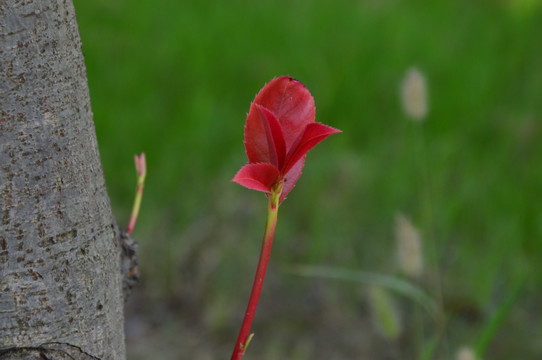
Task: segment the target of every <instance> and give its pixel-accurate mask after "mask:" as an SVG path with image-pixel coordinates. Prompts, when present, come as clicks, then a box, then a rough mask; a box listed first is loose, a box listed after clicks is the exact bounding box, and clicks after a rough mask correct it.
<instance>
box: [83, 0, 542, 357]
mask: <svg viewBox="0 0 542 360" xmlns="http://www.w3.org/2000/svg"><path fill="white" fill-rule="evenodd" d="M75 8H76V12H77V16H78V21H79V27H80V32H81V37H82V41H83V51H84V53H85V61H86V65H87V71H88V78H89V87H90V94H91V101H92V107H93V111H94V118H95V124H96V132H97V135H98V142H99V146H100V152H101V157H102V162H103V166H104V170H105V175H106V180H107V185H108V189H109V194H110V196H111V199H112V204H113V209H114V212H115V215H116V218H117V221H118V222H119V224H120V225H123V224H127V222H128V217H129V213H130V209H131V204H132V200H133V194H134V190H135V169H134V165H133V160H132V158H133V154H135V153H139V152H141V151H145V153H146V155H147V162H148V176H147V184H146V185H147V186H146V190H145V194H144V198H143V205H142V210H141V216H140V220H139V223H138V225H137V226H136V229H135V232H134V237H135V239H136V240H137V241H138V242H139V244H140V249H141V256H140V271H141V276H142V283H141V286H140V287H139V288H138V289H136V290H135V292H134V294H133V296H132V297H131V299H130V300H129V302H128V303H127V310H126V318H127V327H126V331H127V342H128V348H129V358H130V359H149V358H152V359H185V358H186V359H187V358H190V359H225V358H228V357H229V355H230V352H231V348H232V347H233V344H234V341H235V339H236V336H237V332H238V329H239V327H240V325H241V320H242V316H243V312H244V309H245V306H246V302H247V301H248V295H249V291H250V286H251V284H252V280H253V274H254V270H255V267H256V264H257V260H258V254H259V247H260V244H261V235H262V233H263V227H264V222H265V211H266V200H265V197H264V196H263V195H262V194H261V193H258V192H254V191H249V190H247V189H244V188H242V187H240V186H238V185H236V184H233V183H231V182H230V180H231V178H232V177H233V175H234V174H235V173H236V172H237V170H238V169H239V168H240V167H241V166H242V165H243V164H244V163H245V162H246V157H245V153H244V147H243V143H242V140H243V125H244V121H245V116H246V113H247V111H248V109H249V105H250V103H251V101H252V100H253V98H254V95H255V94H256V93H257V91H258V90H259V89H260V88H261V87H262V86H263V85H264V84H265V83H266V82H268V81H269V80H270V79H272V78H273V77H275V76H278V75H285V74H289V75H291V76H293V77H295V78H296V79H298V80H300V81H301V82H303V83H304V84H305V85H306V86H307V88H308V89H309V90H310V91H311V92H312V94H313V96H314V98H315V102H316V109H317V112H316V118H317V121H320V122H323V123H325V124H328V125H330V126H333V127H336V128H339V129H341V130H343V133H342V134H340V135H335V136H333V137H331V138H329V139H328V140H326V141H325V142H323V143H322V144H321V145H319V146H318V147H316V148H315V149H314V150H312V151H311V153H310V154H309V155H308V158H307V162H306V166H305V170H304V174H303V176H302V177H301V179H300V180H299V182H298V184H297V186H296V188H295V189H294V190H293V191H292V193H291V194H290V196H289V197H288V200H287V201H286V202H284V203H283V205H282V207H281V209H280V212H279V221H278V226H277V232H276V235H275V243H274V248H273V254H272V256H271V262H270V266H269V269H268V275H267V278H266V283H265V284H264V289H263V293H262V299H261V301H260V306H259V308H258V312H257V314H256V319H255V322H254V324H253V328H252V331H254V332H255V333H256V336H255V337H254V340H253V342H252V343H251V345H250V347H249V350H248V352H247V355H246V357H245V358H246V359H247V360H249V359H455V358H456V354H457V352H458V349H460V348H461V347H462V346H466V347H468V348H471V349H473V350H475V351H478V353H479V354H480V355H482V357H483V358H487V359H540V358H542V309H541V307H540V306H541V305H540V304H541V303H542V291H541V290H540V289H541V287H542V273H541V271H540V270H539V268H540V259H541V258H542V207H541V206H540V199H542V141H541V139H542V123H541V119H542V101H541V99H542V46H541V39H542V6H540V2H539V1H536V0H500V1H497V0H495V1H489V0H486V1H483V0H480V1H466V0H459V1H442V2H439V1H417V0H412V1H406V0H380V1H378V0H358V1H346V0H345V1H309V0H301V1H257V2H256V1H231V2H225V1H214V0H209V1H167V0H155V1H152V2H151V1H123V0H121V1H106V0H97V1H81V0H75ZM412 66H416V67H417V68H419V69H420V70H421V71H422V73H423V74H424V75H425V77H426V79H427V84H428V90H429V114H428V116H427V118H426V120H425V121H424V122H423V123H415V122H412V121H410V120H409V118H408V117H407V116H406V115H405V114H404V112H403V109H402V107H401V103H400V100H399V85H400V83H401V81H402V79H403V77H404V75H405V72H406V71H407V70H408V69H409V68H411V67H412ZM398 213H402V214H404V215H405V216H406V217H407V218H409V219H410V220H411V221H412V223H413V224H414V226H415V227H416V228H418V230H419V232H420V233H421V239H422V244H423V245H422V247H423V256H424V264H425V266H424V274H423V275H422V277H421V279H419V280H408V278H407V277H406V276H405V275H404V274H402V273H401V271H400V269H399V266H398V264H397V244H396V236H395V217H396V214H398ZM300 264H301V265H310V266H324V265H325V266H327V269H328V270H327V271H328V273H327V275H326V273H325V271H324V274H323V275H322V276H318V277H316V276H299V275H298V274H296V273H295V272H293V271H292V266H293V265H300ZM333 269H335V270H337V269H338V270H341V271H343V270H344V271H358V270H363V271H366V272H369V273H370V274H373V275H377V274H385V275H389V276H391V277H393V278H394V279H396V280H398V281H404V282H409V283H411V284H413V285H414V286H416V287H417V288H419V289H421V290H423V291H424V292H426V293H427V294H428V296H430V297H431V298H433V299H434V300H435V302H436V303H437V304H438V307H439V309H440V314H441V316H437V318H435V317H432V316H431V315H430V314H428V313H427V312H426V311H425V310H424V309H423V307H422V306H419V305H417V304H416V302H414V301H412V299H410V298H409V297H408V296H403V295H401V294H398V293H397V292H396V291H393V289H389V288H386V287H384V289H385V290H386V291H387V292H384V294H385V295H383V296H381V295H382V293H381V292H377V293H374V292H373V293H372V294H373V295H374V294H377V296H370V294H371V292H370V291H369V290H370V287H369V286H368V282H367V281H366V280H364V278H363V277H359V281H357V280H356V279H353V280H352V279H351V281H341V280H337V279H331V277H332V273H333V271H334V270H333ZM355 277H356V276H354V278H355ZM386 294H387V295H386ZM375 299H376V300H375ZM378 299H380V300H378ZM382 299H384V300H382ZM375 301H377V302H378V301H380V302H381V303H380V304H377V306H375V304H374V302H375ZM375 308H381V309H384V310H382V311H383V312H382V311H381V315H378V311H376V312H375V311H374V309H375ZM382 313H384V315H386V314H387V318H388V321H391V322H392V323H395V325H393V326H395V331H394V332H393V331H392V333H394V334H395V335H393V334H390V332H388V333H386V331H382V322H383V321H384V320H385V318H386V316H382ZM375 314H376V315H375ZM383 319H384V320H383ZM384 322H385V321H384ZM393 326H392V327H393ZM384 327H385V326H384ZM379 329H380V330H379Z"/></svg>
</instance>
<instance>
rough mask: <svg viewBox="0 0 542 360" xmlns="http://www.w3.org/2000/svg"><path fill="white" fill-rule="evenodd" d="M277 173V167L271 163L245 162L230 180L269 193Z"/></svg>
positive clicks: (277, 175)
mask: <svg viewBox="0 0 542 360" xmlns="http://www.w3.org/2000/svg"><path fill="white" fill-rule="evenodd" d="M279 175H280V174H279V169H277V168H276V167H275V166H273V165H271V164H267V163H259V164H247V165H245V166H243V167H242V168H241V169H240V170H239V171H238V172H237V174H236V175H235V176H234V178H233V179H232V181H233V182H236V183H238V184H239V185H242V186H244V187H246V188H249V189H252V190H257V191H263V192H266V193H270V192H271V188H272V187H273V185H274V184H275V182H276V181H277V179H278V177H279Z"/></svg>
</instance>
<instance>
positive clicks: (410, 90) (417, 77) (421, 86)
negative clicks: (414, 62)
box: [401, 68, 428, 121]
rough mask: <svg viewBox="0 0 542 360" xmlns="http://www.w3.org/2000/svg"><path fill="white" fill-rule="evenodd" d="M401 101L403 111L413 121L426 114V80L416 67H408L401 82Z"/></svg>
mask: <svg viewBox="0 0 542 360" xmlns="http://www.w3.org/2000/svg"><path fill="white" fill-rule="evenodd" d="M401 101H402V103H403V109H404V111H405V113H406V114H407V115H408V116H410V117H411V118H412V119H413V120H415V121H423V120H424V119H425V117H426V115H427V108H428V104H427V82H426V80H425V76H424V75H423V74H422V73H421V71H420V70H418V69H417V68H410V69H409V70H408V71H407V72H406V74H405V77H404V78H403V82H402V83H401Z"/></svg>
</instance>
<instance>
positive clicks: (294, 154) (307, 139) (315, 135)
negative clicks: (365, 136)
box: [281, 123, 341, 173]
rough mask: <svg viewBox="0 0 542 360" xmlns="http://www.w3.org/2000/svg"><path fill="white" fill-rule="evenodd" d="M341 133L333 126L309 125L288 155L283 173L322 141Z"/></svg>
mask: <svg viewBox="0 0 542 360" xmlns="http://www.w3.org/2000/svg"><path fill="white" fill-rule="evenodd" d="M339 132H341V131H340V130H337V129H334V128H332V127H331V126H327V125H324V124H321V123H311V124H309V125H307V127H306V128H305V131H303V133H302V134H300V135H299V137H298V138H297V140H296V141H295V143H294V145H293V146H292V148H291V149H290V150H289V151H288V155H286V162H285V163H284V168H283V169H281V173H285V172H288V171H289V170H290V169H291V168H292V167H293V166H294V165H295V164H296V163H297V162H298V161H299V160H300V159H301V158H302V157H304V156H305V154H306V153H307V152H308V151H309V150H310V149H312V148H313V147H314V146H315V145H316V144H318V143H319V142H320V141H322V140H324V139H325V138H327V137H328V136H329V135H332V134H336V133H339Z"/></svg>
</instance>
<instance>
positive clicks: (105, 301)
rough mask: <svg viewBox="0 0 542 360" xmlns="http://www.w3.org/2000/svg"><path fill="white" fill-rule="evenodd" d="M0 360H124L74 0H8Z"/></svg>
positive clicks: (0, 83)
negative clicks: (72, 1) (72, 0)
mask: <svg viewBox="0 0 542 360" xmlns="http://www.w3.org/2000/svg"><path fill="white" fill-rule="evenodd" d="M0 195H1V196H0V224H1V225H0V359H2V360H4V359H68V358H69V359H124V358H125V346H124V331H123V320H124V319H123V294H122V276H121V264H120V252H121V245H120V243H119V238H120V234H119V232H118V231H117V229H116V225H115V221H114V218H113V215H112V213H111V207H110V203H109V198H108V195H107V191H106V188H105V182H104V175H103V170H102V167H101V164H100V159H99V153H98V147H97V142H96V135H95V130H94V124H93V120H92V112H91V108H90V102H89V94H88V88H87V77H86V70H85V67H84V63H83V55H82V51H81V40H80V38H79V32H78V28H77V22H76V18H75V12H74V9H73V5H72V3H71V0H69V1H66V0H41V1H39V0H24V1H20V0H19V1H17V0H0Z"/></svg>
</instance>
